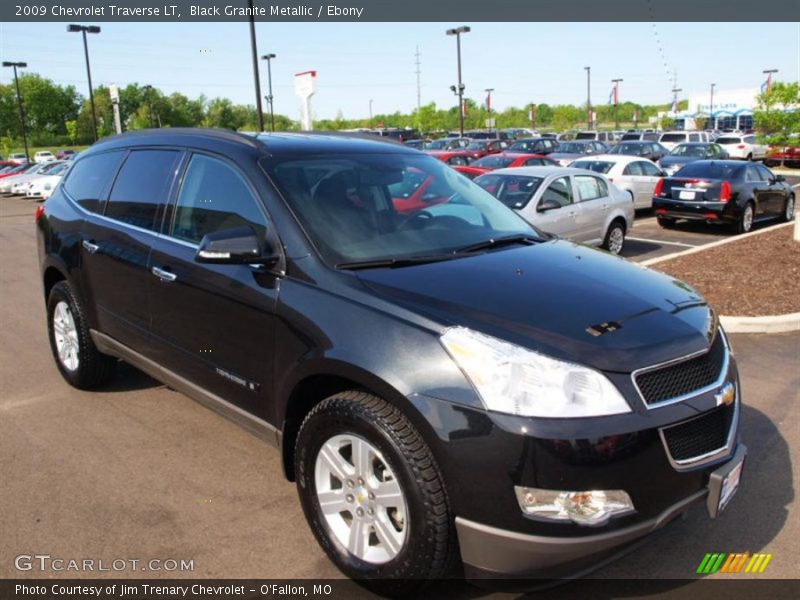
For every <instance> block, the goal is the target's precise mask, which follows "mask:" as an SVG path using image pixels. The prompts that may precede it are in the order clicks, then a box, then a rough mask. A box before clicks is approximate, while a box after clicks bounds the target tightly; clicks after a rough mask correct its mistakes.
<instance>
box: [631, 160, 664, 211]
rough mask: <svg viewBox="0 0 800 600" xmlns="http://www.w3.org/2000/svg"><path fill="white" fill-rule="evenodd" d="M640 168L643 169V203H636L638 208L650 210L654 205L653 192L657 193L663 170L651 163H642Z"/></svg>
mask: <svg viewBox="0 0 800 600" xmlns="http://www.w3.org/2000/svg"><path fill="white" fill-rule="evenodd" d="M639 167H640V168H641V169H642V173H643V174H644V176H643V178H642V179H643V190H642V192H643V194H642V203H641V204H640V203H639V202H637V203H636V208H649V207H650V206H651V205H652V204H653V192H654V191H655V188H656V184H657V183H658V180H659V179H661V177H662V172H661V169H659V168H658V167H657V166H656V165H654V164H653V163H651V162H647V161H644V160H643V161H641V162H640V163H639Z"/></svg>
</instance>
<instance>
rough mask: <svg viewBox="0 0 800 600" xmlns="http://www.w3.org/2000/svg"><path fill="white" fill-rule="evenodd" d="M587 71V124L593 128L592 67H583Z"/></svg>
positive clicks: (589, 127)
mask: <svg viewBox="0 0 800 600" xmlns="http://www.w3.org/2000/svg"><path fill="white" fill-rule="evenodd" d="M583 68H584V70H585V71H586V111H587V112H586V123H587V129H591V128H592V67H583Z"/></svg>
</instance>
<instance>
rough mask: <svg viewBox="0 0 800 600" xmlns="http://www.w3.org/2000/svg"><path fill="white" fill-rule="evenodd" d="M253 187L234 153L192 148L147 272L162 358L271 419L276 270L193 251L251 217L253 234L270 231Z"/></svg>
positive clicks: (197, 381) (194, 379)
mask: <svg viewBox="0 0 800 600" xmlns="http://www.w3.org/2000/svg"><path fill="white" fill-rule="evenodd" d="M257 189H258V188H257V187H256V186H255V185H254V184H253V182H252V181H251V180H250V179H249V178H248V176H247V175H246V174H245V172H244V171H243V170H242V169H240V168H239V166H238V165H237V164H235V163H234V162H232V161H229V160H227V159H225V158H222V157H218V156H216V155H209V154H204V153H193V154H192V155H191V157H190V158H189V160H188V162H187V165H186V167H185V172H184V174H183V176H182V178H181V182H180V185H179V187H178V190H177V193H176V194H175V201H174V202H173V203H172V205H171V207H170V209H169V210H168V211H167V214H166V217H165V223H164V228H163V233H162V234H161V235H160V236H158V237H157V238H156V239H155V240H154V243H153V252H152V257H151V261H150V265H151V272H149V273H148V275H147V276H148V278H149V282H150V288H149V289H150V300H151V305H152V315H153V317H152V329H151V330H152V336H153V340H152V343H153V346H154V351H155V354H156V356H157V358H158V360H159V362H160V364H163V365H164V366H165V367H166V368H167V369H169V370H170V371H173V372H175V373H177V374H178V375H181V376H182V377H184V378H186V379H188V380H189V381H191V382H193V383H195V384H197V385H199V386H201V387H202V388H203V389H205V390H207V391H210V392H212V393H213V394H215V395H217V396H219V397H221V398H224V399H225V400H226V401H229V402H231V403H233V404H235V405H237V406H238V407H240V408H242V409H244V410H246V411H247V412H250V413H253V414H255V415H257V416H259V417H261V418H265V419H267V420H271V414H269V413H270V408H271V401H270V397H271V387H272V365H273V352H274V348H273V341H274V340H273V338H274V331H275V322H274V319H275V307H276V303H277V298H278V286H279V280H278V278H277V276H275V275H274V274H272V273H270V272H268V271H266V270H264V269H262V268H259V267H257V266H251V265H215V264H203V263H199V262H196V261H195V255H196V253H197V248H198V245H199V243H200V241H201V240H202V239H203V237H204V236H205V235H207V234H209V233H213V232H216V231H221V230H224V229H231V228H234V227H241V226H249V227H250V228H252V229H253V230H254V232H255V233H256V235H258V236H261V237H265V236H268V235H274V228H272V227H271V225H269V223H270V221H269V220H268V218H267V215H266V212H265V210H264V205H263V204H262V200H261V198H260V196H259V193H258V192H257V191H256V190H257ZM268 231H269V232H272V233H271V234H270V233H268ZM276 244H277V245H275V246H274V247H278V248H279V247H280V243H279V242H276Z"/></svg>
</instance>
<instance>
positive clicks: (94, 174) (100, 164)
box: [64, 150, 125, 212]
mask: <svg viewBox="0 0 800 600" xmlns="http://www.w3.org/2000/svg"><path fill="white" fill-rule="evenodd" d="M124 154H125V153H124V152H123V151H121V150H120V151H117V152H105V153H103V154H92V155H91V156H87V157H86V158H82V159H79V160H78V161H77V162H76V163H75V164H74V165H72V169H70V172H69V174H68V175H67V179H66V180H65V181H64V189H65V190H66V192H67V193H68V194H69V195H70V196H72V198H73V199H74V200H75V201H76V202H77V203H78V204H80V205H81V206H82V207H83V208H85V209H86V210H89V211H91V212H100V200H101V196H102V194H103V192H104V191H105V190H106V188H107V187H108V184H109V183H111V178H112V177H113V176H114V173H116V172H117V167H118V166H119V163H120V161H121V160H122V157H123V155H124Z"/></svg>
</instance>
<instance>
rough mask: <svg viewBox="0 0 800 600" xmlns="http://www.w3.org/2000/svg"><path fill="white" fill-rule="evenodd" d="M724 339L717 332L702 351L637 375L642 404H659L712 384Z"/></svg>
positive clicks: (717, 370)
mask: <svg viewBox="0 0 800 600" xmlns="http://www.w3.org/2000/svg"><path fill="white" fill-rule="evenodd" d="M725 352H726V349H725V342H724V341H723V339H722V336H721V335H717V336H716V338H715V339H714V343H713V344H711V348H710V349H709V350H708V352H706V353H705V354H701V355H700V356H696V357H694V358H690V359H689V360H685V361H683V362H679V363H675V364H672V365H668V366H666V367H662V368H660V369H655V370H653V371H646V372H644V373H639V374H638V375H636V385H637V386H638V387H639V391H640V392H641V394H642V399H643V400H644V401H645V404H658V403H659V402H664V401H666V400H671V399H673V398H678V397H680V396H684V395H686V394H690V393H692V392H694V391H696V390H699V389H702V388H704V387H707V386H709V385H711V384H713V383H714V382H715V381H716V380H717V379H718V378H719V375H720V371H721V370H722V365H723V363H724V362H725Z"/></svg>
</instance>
